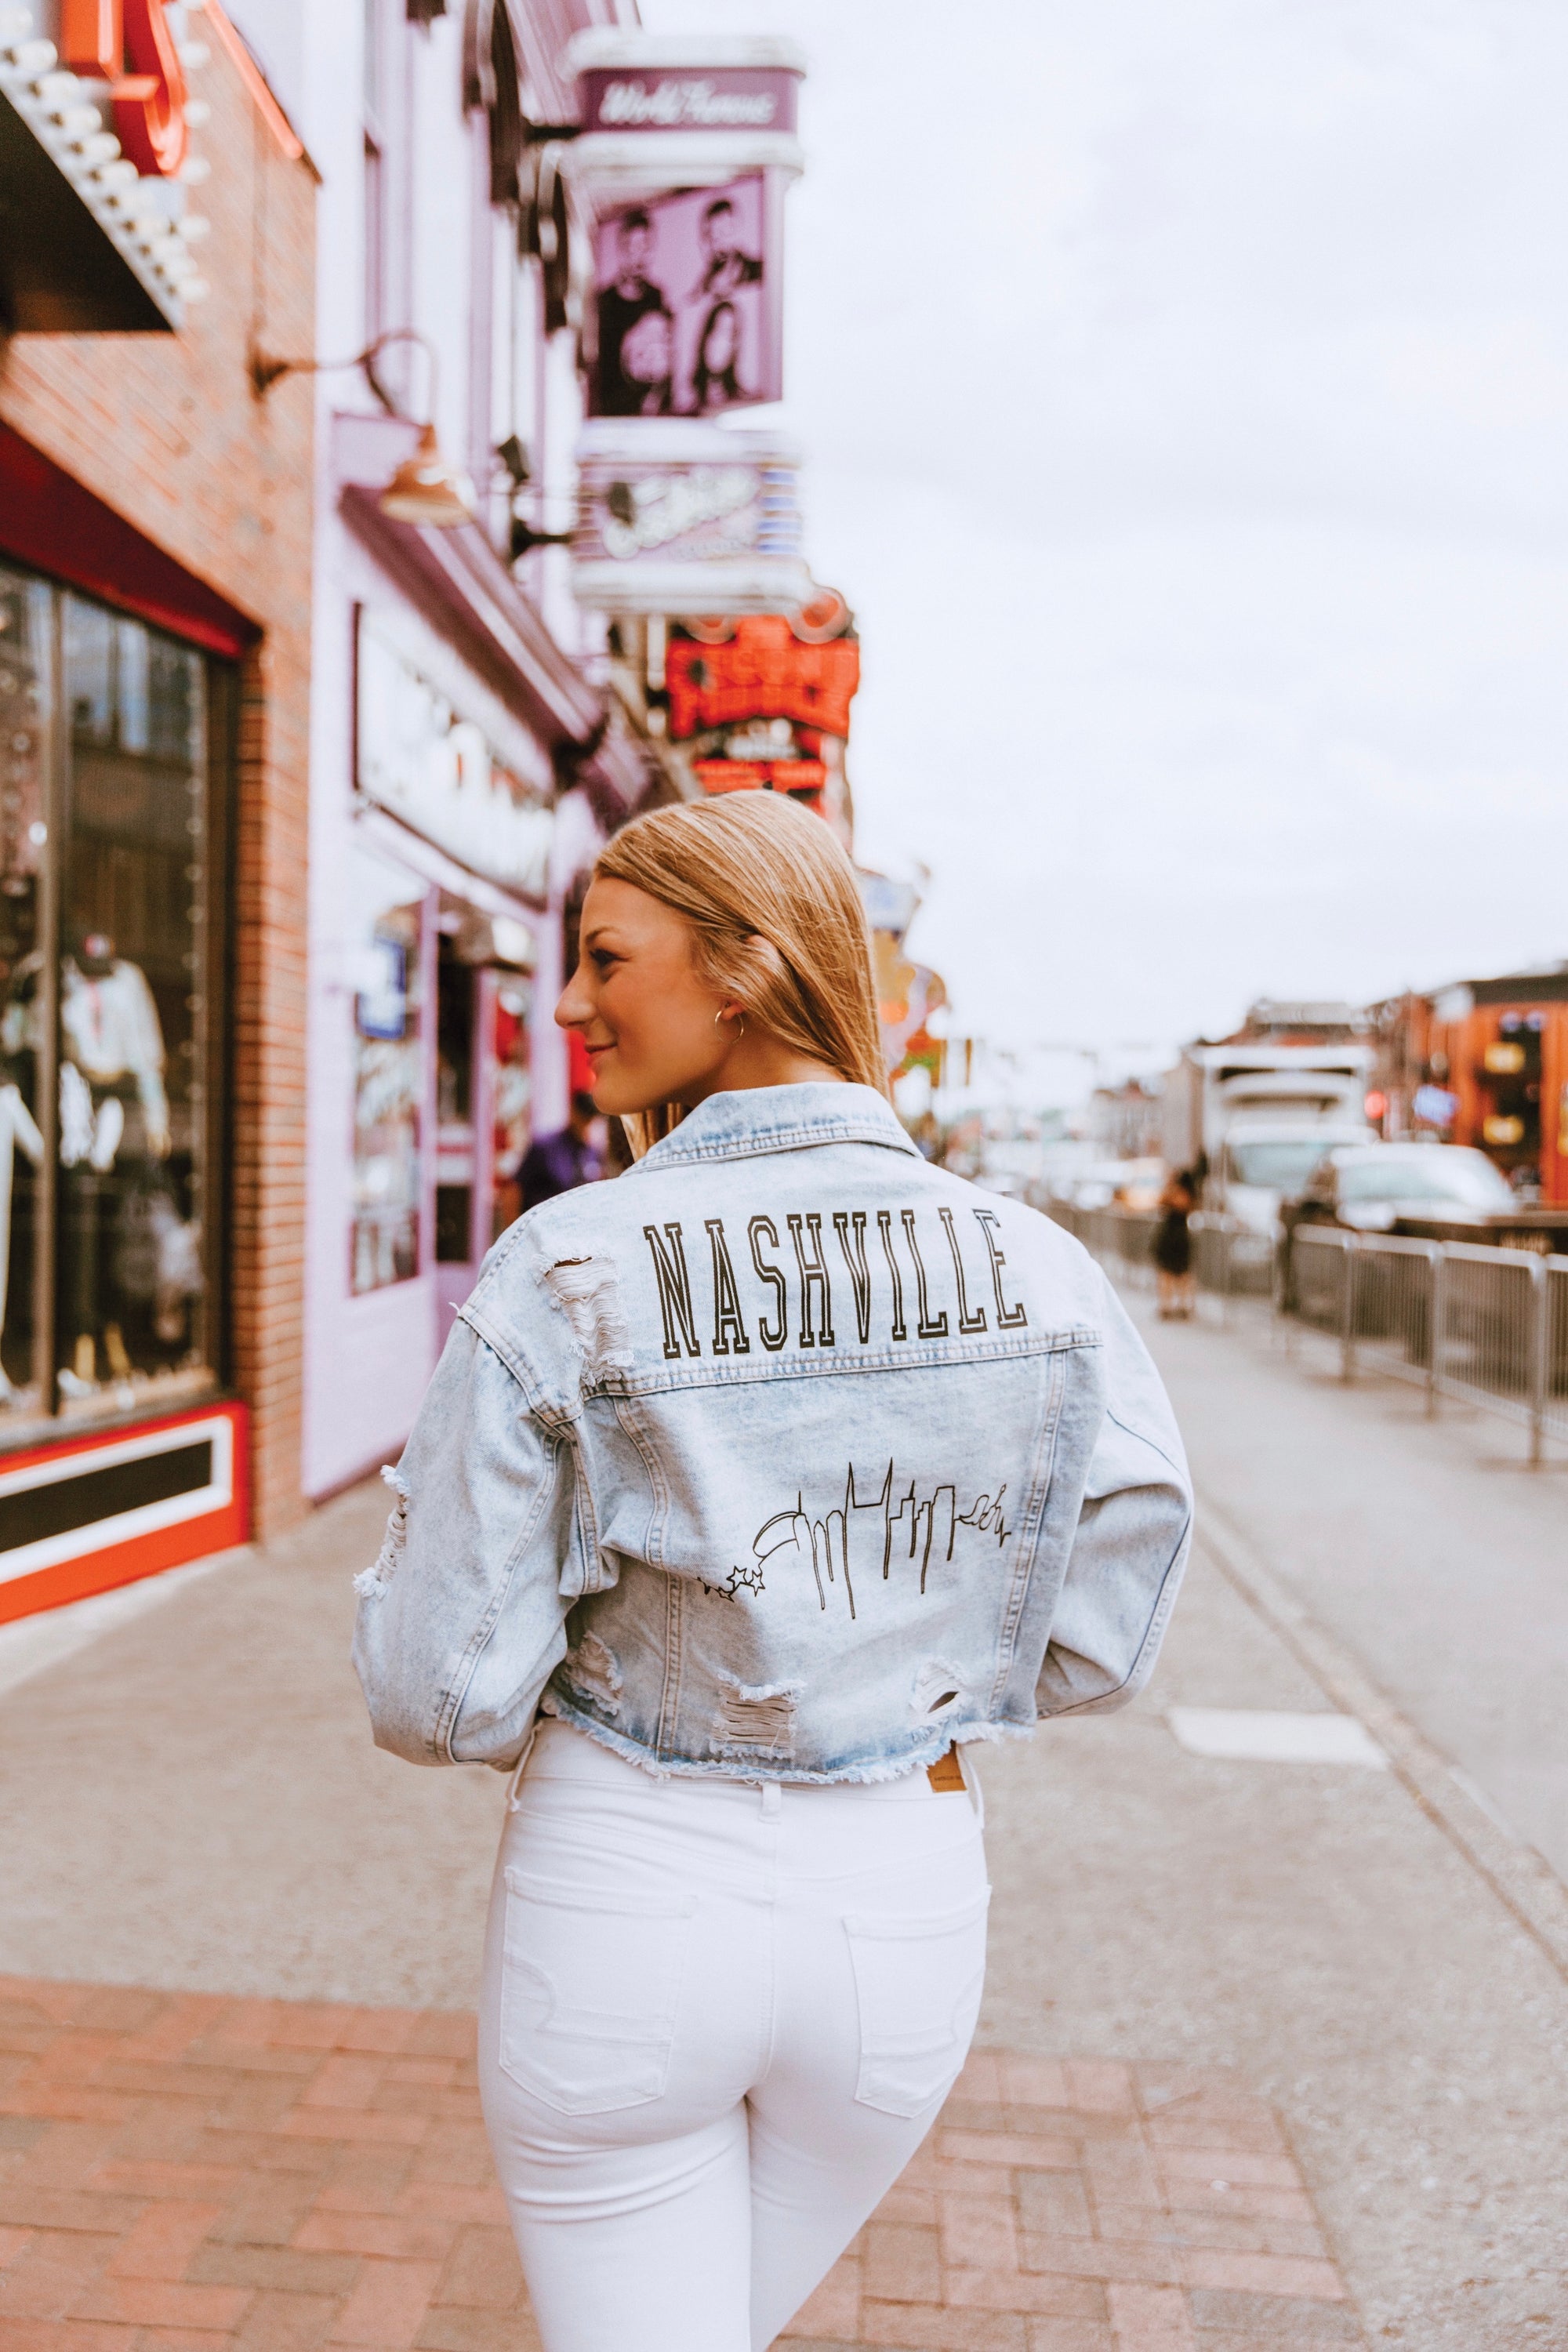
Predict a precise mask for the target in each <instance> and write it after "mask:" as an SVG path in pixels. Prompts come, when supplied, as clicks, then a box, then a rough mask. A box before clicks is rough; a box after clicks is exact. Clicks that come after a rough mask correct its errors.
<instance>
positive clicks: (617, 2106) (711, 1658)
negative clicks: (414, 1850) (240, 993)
mask: <svg viewBox="0 0 1568 2352" xmlns="http://www.w3.org/2000/svg"><path fill="white" fill-rule="evenodd" d="M555 1017H556V1019H557V1021H558V1022H560V1023H561V1024H563V1026H565V1027H567V1028H568V1029H571V1030H574V1031H575V1032H576V1033H577V1034H579V1035H580V1036H581V1038H582V1040H583V1043H584V1046H585V1047H586V1050H587V1053H588V1056H589V1059H590V1061H591V1063H592V1065H593V1067H594V1071H595V1085H594V1094H595V1101H596V1102H597V1104H598V1106H599V1108H601V1110H604V1111H607V1112H612V1113H616V1114H618V1115H619V1116H620V1118H622V1120H623V1121H624V1122H625V1124H626V1129H627V1130H628V1133H629V1137H630V1139H631V1143H632V1147H633V1150H634V1151H635V1152H636V1154H637V1159H636V1161H635V1164H634V1165H633V1166H632V1167H631V1168H630V1169H629V1170H628V1171H627V1172H626V1174H625V1175H624V1176H622V1177H621V1178H619V1179H618V1181H616V1182H614V1183H606V1184H599V1185H595V1186H593V1187H592V1188H590V1189H587V1190H584V1191H580V1192H571V1193H567V1194H564V1195H563V1196H562V1197H560V1198H558V1199H555V1200H552V1201H550V1202H546V1203H545V1204H544V1205H543V1206H542V1207H541V1208H539V1209H536V1210H534V1211H532V1212H531V1213H529V1214H527V1215H525V1216H523V1217H521V1218H520V1219H519V1221H518V1223H516V1224H515V1225H514V1226H513V1227H512V1228H511V1230H510V1232H509V1233H508V1234H506V1235H505V1236H504V1238H503V1239H502V1240H501V1241H500V1243H499V1244H497V1246H496V1248H495V1249H494V1250H493V1251H492V1253H491V1255H490V1256H489V1260H488V1261H487V1263H486V1265H485V1267H484V1269H483V1271H482V1273H481V1275H480V1278H479V1285H478V1287H477V1288H476V1290H475V1291H474V1294H473V1296H472V1297H471V1298H470V1299H469V1300H468V1303H467V1305H466V1306H465V1307H463V1308H462V1310H461V1312H460V1314H459V1316H458V1320H457V1323H456V1325H455V1328H454V1329H453V1331H452V1334H451V1337H450V1339H449V1340H448V1342H447V1348H446V1350H445V1353H444V1355H443V1357H442V1360H441V1362H440V1365H439V1367H438V1368H437V1372H436V1375H435V1378H434V1380H433V1381H432V1383H431V1387H430V1390H429V1392H428V1395H427V1397H426V1402H425V1404H424V1407H423V1408H422V1410H421V1412H420V1414H419V1418H418V1422H417V1424H416V1428H415V1431H414V1434H413V1436H412V1437H411V1439H410V1441H409V1444H408V1445H407V1448H406V1449H405V1454H404V1456H403V1459H402V1462H401V1464H400V1465H399V1466H398V1468H397V1470H396V1471H395V1473H391V1474H389V1475H390V1476H391V1477H392V1480H393V1483H394V1484H395V1487H396V1490H397V1503H396V1507H395V1510H394V1512H393V1515H392V1519H391V1522H390V1524H389V1527H388V1529H387V1536H386V1541H385V1543H384V1547H383V1549H382V1553H381V1556H380V1558H379V1559H378V1560H377V1561H376V1563H375V1565H374V1568H373V1569H371V1570H368V1571H367V1572H366V1574H365V1575H364V1576H363V1578H362V1579H361V1580H360V1590H361V1596H362V1597H361V1602H360V1612H359V1621H358V1628H357V1633H356V1637H355V1663H356V1665H357V1667H358V1670H359V1674H360V1677H361V1680H362V1683H363V1687H364V1690H365V1695H366V1697H367V1700H368V1703H369V1706H370V1711H371V1716H372V1719H373V1722H374V1731H375V1737H376V1739H377V1741H378V1743H379V1744H380V1745H381V1746H382V1747H384V1748H390V1749H392V1750H393V1751H395V1753H397V1754H399V1755H402V1756H405V1757H407V1758H409V1759H411V1760H413V1761H415V1762H417V1763H424V1764H447V1763H458V1762H483V1763H489V1764H491V1765H495V1766H497V1767H499V1768H500V1769H502V1770H503V1771H507V1772H509V1773H510V1776H511V1778H510V1789H509V1793H508V1798H507V1806H506V1812H505V1818H504V1822H503V1825H502V1832H501V1839H500V1854H499V1857H498V1863H497V1869H496V1877H495V1884H494V1892H493V1895H492V1900H491V1907H490V1916H489V1938H488V1944H487V1948H486V1955H485V1966H484V1982H483V1996H482V2001H481V2011H480V2021H479V2073H480V2083H481V2088H482V2095H483V2100H484V2108H485V2116H486V2121H487V2124H488V2126H489V2137H490V2143H491V2146H492V2148H493V2150H494V2154H495V2160H496V2166H497V2169H498V2172H499V2174H500V2181H501V2185H502V2187H503V2189H504V2190H505V2193H506V2197H507V2200H508V2204H509V2207H510V2212H511V2217H512V2221H513V2226H514V2229H515V2231H516V2236H517V2242H518V2246H519V2248H520V2251H521V2257H522V2263H523V2268H524V2271H525V2273H526V2275H527V2279H528V2284H529V2290H530V2294H531V2298H532V2303H533V2307H534V2312H535V2315H536V2318H537V2322H538V2326H539V2329H540V2334H541V2337H542V2341H543V2343H544V2345H545V2346H546V2347H548V2352H631V2347H635V2348H636V2352H762V2347H764V2346H767V2345H769V2344H771V2343H772V2342H773V2339H774V2337H775V2336H776V2335H777V2333H778V2331H779V2330H780V2329H781V2328H782V2327H784V2326H785V2325H786V2324H787V2323H788V2321H789V2320H790V2318H791V2317H792V2316H793V2315H794V2314H795V2311H796V2310H797V2309H798V2308H799V2306H800V2305H801V2304H802V2303H803V2302H804V2301H805V2297H806V2296H807V2295H808V2294H810V2292H811V2290H812V2289H813V2288H814V2287H815V2286H816V2284H817V2282H818V2281H819V2280H820V2279H821V2278H822V2277H823V2276H824V2275H825V2273H826V2271H827V2270H828V2269H829V2268H830V2266H831V2265H832V2263H833V2262H834V2261H835V2259H836V2258H837V2255H838V2254H839V2253H840V2252H841V2251H842V2250H843V2248H844V2246H845V2245H846V2244H847V2242H848V2241H849V2240H850V2239H851V2238H852V2237H853V2235H854V2234H855V2232H856V2231H857V2230H858V2228H859V2227H860V2225H861V2223H862V2222H863V2221H865V2220H866V2218H867V2216H868V2214H869V2213H870V2212H871V2210H873V2208H874V2207H875V2206H876V2205H877V2204H878V2202H879V2200H880V2199H881V2198H882V2197H883V2195H884V2194H885V2193H886V2191H887V2190H888V2189H889V2187H890V2186H891V2184H892V2182H893V2181H894V2180H895V2179H896V2178H897V2177H898V2175H899V2173H900V2171H901V2170H902V2168H903V2167H904V2166H905V2164H906V2163H907V2162H908V2161H909V2159H910V2157H911V2156H912V2155H913V2153H914V2151H915V2149H916V2147H918V2146H919V2144H920V2142H921V2139H922V2138H923V2137H924V2136H925V2134H926V2132H927V2131H928V2129H929V2128H930V2126H931V2120H932V2118H933V2116H935V2114H936V2111H937V2109H938V2107H939V2106H940V2105H941V2103H942V2099H943V2098H944V2097H945V2096H946V2095H947V2092H948V2090H949V2088H950V2087H951V2085H952V2082H953V2079H954V2077H955V2076H956V2074H957V2073H958V2070H959V2068H960V2066H961V2065H962V2063H963V2058H964V2056H965V2053H966V2051H967V2048H968V2044H969V2041H970V2037H971V2035H972V2033H973V2030H974V2024H975V2020H976V2016H977V2013H978V2011H979V2005H980V1996H981V1987H982V1979H983V1975H984V1939H985V1911H986V1903H987V1899H988V1894H989V1889H988V1885H987V1882H986V1872H985V1861H984V1847H983V1843H982V1813H981V1805H980V1798H979V1794H978V1789H977V1785H976V1783H975V1780H974V1778H973V1772H972V1769H971V1767H970V1764H969V1762H968V1760H967V1759H968V1756H969V1751H970V1749H971V1748H972V1746H973V1743H975V1742H977V1741H980V1740H985V1739H1001V1738H1009V1737H1022V1736H1026V1735H1027V1734H1028V1733H1029V1732H1030V1731H1031V1730H1032V1729H1033V1727H1034V1725H1035V1723H1036V1721H1037V1718H1039V1717H1044V1716H1052V1717H1054V1716H1058V1715H1067V1714H1072V1713H1083V1712H1087V1711H1089V1710H1091V1709H1095V1708H1101V1707H1108V1706H1118V1705H1120V1704H1121V1703H1122V1702H1124V1701H1125V1700H1127V1699H1129V1698H1130V1697H1131V1696H1132V1695H1133V1693H1134V1692H1135V1691H1136V1690H1138V1689H1139V1688H1140V1687H1141V1685H1142V1683H1143V1681H1144V1680H1145V1678H1146V1677H1147V1675H1148V1674H1149V1671H1150V1669H1151V1667H1152V1664H1153V1660H1154V1655H1155V1653H1156V1651H1157V1649H1158V1647H1159V1643H1160V1641H1161V1638H1162V1635H1163V1630H1164V1626H1165V1622H1166V1620H1167V1617H1168V1614H1169V1612H1170V1609H1171V1605H1172V1602H1173V1599H1174V1596H1175V1592H1176V1588H1177V1584H1178V1582H1179V1580H1180V1575H1181V1570H1182V1567H1183V1564H1184V1558H1185V1551H1186V1542H1187V1529H1188V1522H1189V1510H1190V1499H1189V1487H1188V1482H1187V1475H1186V1471H1185V1468H1184V1462H1183V1456H1182V1451H1181V1445H1180V1441H1179V1439H1178V1437H1177V1435H1176V1432H1175V1429H1174V1427H1173V1423H1172V1418H1171V1413H1170V1410H1169V1407H1168V1405H1167V1402H1166V1400H1165V1397H1164V1393H1163V1390H1162V1388H1161V1386H1160V1383H1159V1381H1158V1379H1157V1377H1156V1375H1155V1373H1154V1371H1153V1369H1152V1365H1151V1364H1150V1362H1149V1360H1148V1357H1147V1356H1146V1354H1145V1352H1144V1350H1143V1348H1142V1344H1141V1342H1140V1340H1139V1339H1138V1338H1137V1336H1136V1334H1135V1333H1134V1332H1133V1330H1132V1328H1131V1324H1130V1323H1129V1322H1128V1320H1127V1318H1126V1317H1125V1316H1124V1315H1123V1313H1122V1312H1121V1307H1120V1306H1119V1304H1118V1302H1117V1300H1116V1297H1115V1296H1114V1294H1113V1292H1112V1291H1111V1289H1110V1286H1109V1284H1108V1283H1107V1281H1106V1280H1105V1278H1104V1276H1102V1274H1101V1273H1100V1270H1099V1269H1098V1267H1097V1266H1096V1265H1094V1263H1093V1262H1092V1260H1090V1259H1089V1256H1088V1255H1086V1253H1085V1252H1084V1251H1083V1250H1082V1249H1080V1248H1079V1245H1078V1244H1077V1243H1076V1242H1074V1241H1072V1240H1071V1239H1070V1238H1069V1237H1068V1235H1067V1234H1064V1233H1063V1232H1062V1231H1061V1229H1060V1228H1059V1227H1058V1226H1057V1225H1055V1224H1053V1223H1049V1222H1048V1221H1047V1219H1046V1218H1044V1217H1042V1216H1039V1215H1037V1213H1035V1212H1034V1211H1033V1210H1030V1209H1028V1208H1026V1207H1024V1206H1023V1205H1022V1204H1021V1203H1019V1202H1013V1201H1010V1200H1007V1199H1005V1198H1004V1197H1002V1196H1001V1195H998V1194H995V1193H991V1192H980V1191H978V1190H977V1189H976V1188H975V1187H973V1186H972V1185H970V1184H968V1183H966V1182H964V1181H963V1180H962V1179H961V1178H958V1177H956V1176H953V1175H951V1174H949V1173H947V1172H946V1171H942V1170H941V1169H938V1168H935V1167H932V1166H931V1165H930V1164H928V1163H927V1161H925V1160H923V1159H922V1158H921V1154H920V1152H919V1150H917V1149H916V1147H915V1145H914V1144H913V1143H912V1142H911V1140H910V1138H909V1137H908V1136H907V1135H906V1133H905V1132H904V1129H902V1127H901V1126H900V1123H899V1120H898V1119H897V1118H896V1117H895V1116H894V1113H893V1111H892V1109H891V1108H890V1106H889V1100H888V1095H887V1080H886V1073H885V1068H884V1064H883V1060H882V1054H881V1046H880V1037H879V1029H878V1023H877V1009H876V1001H875V997H874V993H873V987H872V976H871V966H870V958H869V953H868V940H867V933H866V926H865V919H864V916H863V913H862V910H861V904H860V899H859V895H858V888H857V885H856V880H855V876H854V872H853V869H852V868H851V866H850V864H849V861H848V859H847V856H846V855H845V853H844V851H843V850H842V848H841V847H840V846H839V844H838V842H837V838H836V836H835V835H834V834H833V833H832V832H831V831H830V829H829V828H828V826H827V825H826V824H823V823H822V821H821V820H820V819H819V818H817V817H816V816H813V815H809V814H805V812H803V811H801V810H798V809H795V808H794V807H792V806H791V805H790V804H789V803H787V802H785V801H784V800H783V799H782V798H778V797H775V796H774V795H772V794H763V793H757V794H754V795H734V796H732V797H730V798H727V799H725V800H723V801H717V802H710V803H694V804H690V805H685V806H681V807H677V808H669V809H660V810H658V811H656V812H655V813H653V814H650V815H647V816H644V817H641V818H638V819H637V820H635V821H634V822H633V823H632V824H628V825H627V826H626V829H625V830H624V831H623V832H622V833H620V834H618V835H616V837H615V839H614V840H612V841H611V842H610V843H609V845H607V847H606V848H605V850H604V851H603V852H602V854H601V856H600V857H599V860H598V863H597V866H596V868H595V877H594V880H593V883H592V886H591V887H590V889H589V891H588V894H587V898H586V901H585V903H584V908H583V918H582V927H581V960H580V961H579V964H578V968H577V971H576V972H575V973H574V976H573V978H572V979H571V981H570V982H569V983H568V986H567V988H566V991H565V993H564V994H563V997H562V999H561V1002H560V1004H559V1006H558V1008H557V1011H556V1016H555Z"/></svg>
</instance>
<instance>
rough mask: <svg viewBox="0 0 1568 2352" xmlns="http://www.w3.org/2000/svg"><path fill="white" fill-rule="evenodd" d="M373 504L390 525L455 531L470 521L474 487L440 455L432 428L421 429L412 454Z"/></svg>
mask: <svg viewBox="0 0 1568 2352" xmlns="http://www.w3.org/2000/svg"><path fill="white" fill-rule="evenodd" d="M376 503H377V504H378V506H379V507H380V509H381V511H382V513H383V514H384V515H387V516H389V517H390V518H391V520H393V521H394V522H413V523H423V524H424V526H425V528H426V530H455V529H456V528H457V526H458V524H459V523H465V522H472V521H473V520H474V519H475V513H476V508H475V503H474V486H473V484H472V482H471V481H470V480H469V479H468V476H467V474H462V473H459V472H458V468H457V467H456V466H450V465H448V464H447V460H446V458H445V457H443V456H442V455H441V445H440V443H439V442H438V441H437V438H436V427H435V425H426V426H425V428H424V430H423V431H422V432H421V434H420V436H419V445H418V446H417V448H416V450H415V452H414V455H413V456H412V457H405V459H404V461H403V463H402V465H401V466H399V467H398V468H397V471H396V472H395V474H394V476H393V478H392V479H391V481H390V482H388V484H387V486H386V488H385V489H384V490H383V492H382V494H381V497H380V498H379V499H378V500H377V501H376Z"/></svg>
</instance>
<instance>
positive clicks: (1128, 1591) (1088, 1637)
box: [1036, 1275, 1193, 1717]
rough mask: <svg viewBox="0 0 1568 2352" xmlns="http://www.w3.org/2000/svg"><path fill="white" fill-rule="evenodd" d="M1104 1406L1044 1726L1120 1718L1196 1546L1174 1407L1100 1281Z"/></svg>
mask: <svg viewBox="0 0 1568 2352" xmlns="http://www.w3.org/2000/svg"><path fill="white" fill-rule="evenodd" d="M1100 1283H1101V1286H1102V1288H1103V1291H1104V1294H1105V1296H1104V1302H1103V1306H1102V1309H1101V1312H1102V1315H1103V1326H1102V1328H1103V1330H1104V1334H1105V1338H1104V1360H1105V1361H1104V1376H1105V1402H1104V1410H1103V1413H1102V1415H1101V1419H1100V1429H1099V1433H1098V1436H1097V1438H1096V1441H1095V1445H1094V1450H1093V1453H1092V1454H1091V1456H1090V1459H1089V1475H1088V1478H1087V1480H1086V1482H1085V1486H1084V1493H1083V1507H1082V1509H1081V1511H1080V1513H1079V1522H1078V1530H1077V1533H1076V1535H1075V1536H1074V1538H1073V1545H1072V1550H1071V1553H1070V1555H1069V1557H1068V1565H1067V1572H1066V1575H1065V1576H1064V1578H1063V1580H1062V1588H1061V1594H1060V1597H1059V1599H1058V1603H1057V1609H1056V1614H1055V1616H1054V1618H1053V1619H1052V1622H1051V1638H1050V1641H1049V1643H1048V1644H1047V1650H1046V1655H1045V1662H1044V1664H1043V1665H1042V1666H1041V1669H1040V1679H1039V1682H1038V1685H1037V1689H1036V1708H1037V1713H1038V1714H1039V1715H1041V1716H1042V1717H1043V1716H1052V1715H1068V1714H1078V1715H1086V1714H1090V1713H1100V1712H1103V1711H1105V1710H1107V1709H1109V1708H1110V1707H1116V1706H1126V1705H1127V1702H1128V1701H1129V1699H1131V1698H1135V1697H1136V1696H1137V1695H1138V1693H1139V1692H1140V1691H1141V1690H1142V1687H1143V1685H1144V1684H1145V1683H1146V1682H1147V1681H1148V1679H1149V1676H1150V1675H1152V1672H1153V1670H1154V1661H1155V1659H1156V1658H1157V1657H1158V1655H1159V1654H1160V1644H1161V1643H1162V1642H1163V1639H1164V1635H1165V1627H1166V1624H1167V1623H1168V1622H1169V1620H1170V1615H1171V1611H1172V1609H1173V1606H1174V1603H1175V1599H1176V1593H1177V1591H1178V1589H1179V1587H1180V1585H1181V1581H1182V1574H1183V1571H1184V1569H1185V1567H1186V1564H1187V1551H1188V1548H1189V1545H1190V1543H1191V1540H1192V1527H1193V1491H1192V1481H1191V1478H1190V1476H1189V1475H1188V1472H1187V1464H1186V1456H1185V1454H1184V1452H1183V1450H1182V1441H1181V1438H1180V1436H1179V1435H1178V1434H1177V1431H1176V1423H1175V1418H1174V1415H1173V1413H1172V1411H1171V1405H1170V1400H1169V1398H1168V1397H1167V1396H1166V1394H1165V1391H1164V1389H1163V1386H1162V1384H1161V1381H1160V1376H1159V1374H1158V1372H1156V1370H1154V1367H1153V1365H1152V1362H1151V1361H1150V1360H1149V1351H1148V1349H1146V1348H1145V1347H1144V1345H1143V1342H1142V1339H1140V1338H1139V1337H1138V1334H1137V1332H1136V1331H1135V1330H1134V1329H1133V1328H1132V1325H1131V1322H1130V1321H1129V1319H1128V1318H1127V1315H1126V1312H1125V1310H1124V1309H1123V1307H1122V1305H1121V1300H1120V1299H1119V1298H1118V1297H1117V1296H1116V1293H1115V1291H1114V1290H1113V1289H1112V1288H1111V1286H1110V1283H1109V1282H1108V1281H1107V1280H1106V1279H1105V1277H1104V1276H1103V1275H1101V1276H1100Z"/></svg>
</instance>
